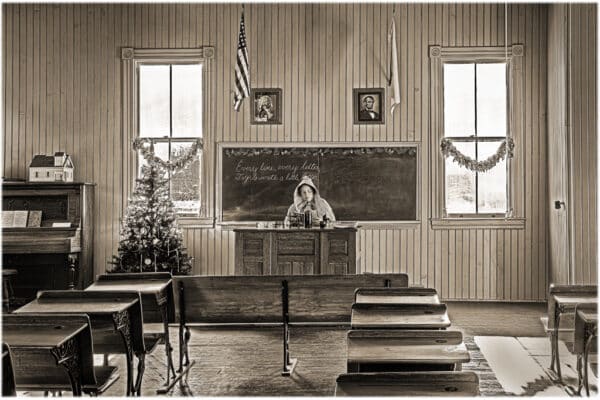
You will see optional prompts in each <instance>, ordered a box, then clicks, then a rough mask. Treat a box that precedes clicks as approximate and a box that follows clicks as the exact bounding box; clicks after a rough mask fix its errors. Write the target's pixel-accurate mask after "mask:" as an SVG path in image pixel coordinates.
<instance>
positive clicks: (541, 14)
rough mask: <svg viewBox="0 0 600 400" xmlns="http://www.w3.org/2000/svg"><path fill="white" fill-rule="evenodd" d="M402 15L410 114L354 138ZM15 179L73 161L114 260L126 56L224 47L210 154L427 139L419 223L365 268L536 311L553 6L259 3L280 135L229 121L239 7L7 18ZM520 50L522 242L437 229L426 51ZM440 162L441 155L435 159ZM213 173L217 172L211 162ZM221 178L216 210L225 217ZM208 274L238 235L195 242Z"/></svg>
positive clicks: (101, 252)
mask: <svg viewBox="0 0 600 400" xmlns="http://www.w3.org/2000/svg"><path fill="white" fill-rule="evenodd" d="M394 9H395V12H396V19H397V27H398V46H399V56H400V75H401V87H402V99H403V102H402V106H401V107H400V108H399V109H398V110H397V111H396V112H395V114H394V115H393V116H390V115H387V116H386V124H385V125H381V126H364V125H363V126H354V125H353V124H352V115H351V110H352V106H351V96H350V94H351V93H352V88H354V87H384V86H385V65H386V59H385V51H386V35H387V26H388V23H389V20H390V17H391V15H392V14H393V11H394ZM3 10H4V13H3V23H4V24H3V26H4V32H3V34H4V36H3V37H4V41H3V55H4V57H3V60H4V61H3V62H4V65H3V66H4V74H3V79H4V86H3V89H4V92H3V95H4V100H5V109H4V112H5V116H6V118H5V121H4V132H5V134H4V173H3V175H4V176H6V177H13V178H19V177H20V178H24V177H25V171H26V166H27V162H28V161H29V160H30V159H31V158H32V155H33V154H36V153H51V152H53V151H55V150H59V149H60V150H66V151H67V152H69V153H70V154H73V155H74V160H75V165H76V178H77V179H80V180H85V181H92V182H96V183H97V184H98V188H97V191H96V213H95V216H96V232H95V233H96V238H95V248H94V249H95V270H96V272H97V273H99V272H102V271H103V270H104V268H105V266H106V261H107V260H108V259H110V256H111V255H112V254H113V251H114V250H115V249H116V244H117V241H118V231H119V217H120V216H121V214H122V211H123V208H124V206H125V202H126V196H127V193H126V190H128V189H127V187H128V186H129V185H128V184H127V182H129V181H128V179H131V177H125V178H124V177H123V176H122V175H123V174H122V165H121V163H120V160H121V159H122V156H123V154H125V153H124V152H127V151H130V149H123V148H122V146H121V139H122V138H121V127H120V123H121V117H122V112H121V107H122V105H121V103H120V93H121V70H120V58H119V51H120V48H121V47H147V48H154V47H196V46H204V45H211V46H215V51H216V59H215V60H214V64H213V65H214V69H213V71H214V72H213V78H214V80H215V82H214V88H215V90H214V93H215V97H214V98H213V99H209V101H211V102H212V104H213V105H214V109H215V110H217V112H215V113H211V115H210V117H209V118H211V120H210V124H211V129H210V132H209V133H208V134H207V136H208V137H207V139H208V140H207V142H208V143H207V146H208V147H207V148H208V149H209V153H212V151H214V146H215V142H216V141H243V142H248V143H252V142H261V141H292V142H293V141H297V142H323V141H389V142H400V141H418V142H421V144H422V151H423V157H421V159H422V165H421V174H422V186H421V188H420V190H421V193H420V194H421V196H420V198H421V199H422V206H421V210H422V213H421V215H420V221H421V223H420V224H417V226H416V227H412V228H404V229H362V230H361V231H360V234H359V238H358V246H359V250H360V252H361V258H360V260H359V264H358V269H359V270H360V271H363V272H364V271H370V272H399V271H406V272H408V273H409V274H410V279H411V281H412V283H418V284H423V285H426V286H432V287H435V288H437V289H438V290H439V291H440V292H441V295H442V297H443V298H446V299H501V300H509V299H512V300H535V299H543V298H544V297H545V289H546V287H547V276H546V261H547V260H546V259H547V256H546V254H547V234H546V232H547V227H546V221H547V216H546V214H547V212H546V208H545V207H543V205H544V204H547V196H546V191H545V190H544V188H545V183H546V152H545V149H546V126H545V115H544V112H545V107H546V86H545V82H546V68H545V60H546V23H547V7H546V6H544V5H535V4H527V5H517V4H511V5H509V6H508V13H507V14H506V18H507V19H506V22H507V26H508V29H507V31H506V32H505V9H504V5H503V4H501V5H497V4H398V5H394V4H383V5H381V4H372V5H365V4H303V5H298V4H250V5H247V6H246V26H247V34H248V43H249V49H250V64H251V70H252V84H253V86H254V87H281V88H283V93H284V99H283V104H284V110H283V121H284V123H283V125H279V126H267V127H265V126H255V125H250V124H249V122H248V121H249V115H248V108H247V107H248V106H247V105H245V106H244V107H243V111H242V112H240V113H235V112H233V111H232V110H231V88H232V86H231V85H232V74H233V69H232V68H233V65H234V64H233V62H234V61H235V58H234V56H235V53H234V51H235V44H236V40H237V39H236V36H237V29H238V23H239V11H240V8H239V6H236V5H228V4H219V5H215V4H191V5H190V4H168V5H165V4H148V5H146V4H125V5H117V4H113V5H100V4H93V5H84V4H69V5H36V4H23V5H19V4H9V5H4V8H3ZM505 33H506V36H507V40H508V43H509V44H512V43H522V44H524V45H525V57H524V60H523V61H524V64H523V65H524V69H525V82H526V84H525V86H524V89H523V90H524V91H525V93H524V98H525V99H526V101H525V104H524V107H525V110H524V112H523V118H524V121H523V125H524V127H525V137H526V140H525V143H519V144H518V145H520V146H524V154H526V155H527V158H526V160H525V176H522V177H518V179H524V180H525V204H526V207H525V210H524V212H525V215H524V217H525V218H526V225H525V229H466V228H465V229H446V230H432V229H431V227H430V225H429V221H428V218H429V215H430V214H429V213H430V207H429V204H428V202H429V196H428V193H429V174H430V171H429V167H428V158H429V157H428V152H429V151H430V148H431V146H437V144H431V143H428V139H427V138H428V136H429V135H428V130H429V104H430V98H429V80H428V74H429V72H428V71H429V66H428V62H429V61H428V60H429V59H428V46H429V45H442V46H471V45H472V46H502V45H504V44H505ZM433 151H437V150H435V149H433ZM207 156H208V161H209V162H208V168H210V169H211V172H213V171H214V170H213V168H214V162H213V160H214V159H213V158H212V154H208V155H207ZM213 188H214V176H211V178H210V179H209V185H208V188H207V189H208V191H207V193H206V195H207V196H208V197H209V201H208V203H209V206H211V207H214V193H213V192H212V190H213ZM185 235H186V243H187V246H188V247H189V250H190V252H191V253H192V255H193V256H194V257H195V263H194V272H195V273H198V274H209V275H215V274H216V275H219V274H232V273H233V268H234V260H233V253H234V252H233V249H234V243H233V233H232V232H231V231H228V230H222V229H220V228H218V227H217V228H211V229H200V228H196V229H186V230H185Z"/></svg>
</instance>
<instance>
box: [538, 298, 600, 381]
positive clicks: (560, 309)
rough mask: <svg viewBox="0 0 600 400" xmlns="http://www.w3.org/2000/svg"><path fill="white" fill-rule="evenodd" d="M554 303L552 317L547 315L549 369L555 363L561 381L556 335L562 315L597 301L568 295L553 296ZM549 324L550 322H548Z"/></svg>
mask: <svg viewBox="0 0 600 400" xmlns="http://www.w3.org/2000/svg"><path fill="white" fill-rule="evenodd" d="M552 299H553V301H554V315H548V318H549V319H550V318H552V322H553V325H552V328H551V329H552V330H551V335H552V337H551V341H552V343H551V344H552V361H551V366H550V368H551V369H552V366H553V365H554V362H556V374H557V376H558V380H559V381H562V374H561V371H560V354H559V352H558V333H559V328H560V319H561V316H562V315H563V314H566V313H571V314H574V312H575V308H576V307H577V304H579V303H591V302H596V301H597V296H595V295H594V296H593V297H592V296H587V295H579V296H578V295H569V294H564V295H563V294H555V295H553V296H552ZM549 323H550V321H549Z"/></svg>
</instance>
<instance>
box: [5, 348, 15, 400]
mask: <svg viewBox="0 0 600 400" xmlns="http://www.w3.org/2000/svg"><path fill="white" fill-rule="evenodd" d="M16 395H17V388H16V385H15V374H14V372H13V364H12V357H11V354H10V348H9V347H8V345H7V344H6V343H2V397H7V396H16Z"/></svg>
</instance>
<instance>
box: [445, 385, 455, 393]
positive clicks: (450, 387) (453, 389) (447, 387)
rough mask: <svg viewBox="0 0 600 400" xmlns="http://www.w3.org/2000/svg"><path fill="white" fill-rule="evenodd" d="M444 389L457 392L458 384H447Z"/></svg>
mask: <svg viewBox="0 0 600 400" xmlns="http://www.w3.org/2000/svg"><path fill="white" fill-rule="evenodd" d="M444 391H446V392H457V391H458V388H457V387H456V386H446V387H445V388H444Z"/></svg>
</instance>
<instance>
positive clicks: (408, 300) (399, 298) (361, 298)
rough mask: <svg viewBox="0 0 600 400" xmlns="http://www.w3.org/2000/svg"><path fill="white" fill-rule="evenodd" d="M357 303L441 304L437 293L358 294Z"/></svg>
mask: <svg viewBox="0 0 600 400" xmlns="http://www.w3.org/2000/svg"><path fill="white" fill-rule="evenodd" d="M356 302H357V303H364V304H440V299H439V298H438V296H437V294H435V295H429V296H409V295H393V294H392V295H385V294H382V295H364V294H360V293H358V294H357V295H356Z"/></svg>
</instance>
